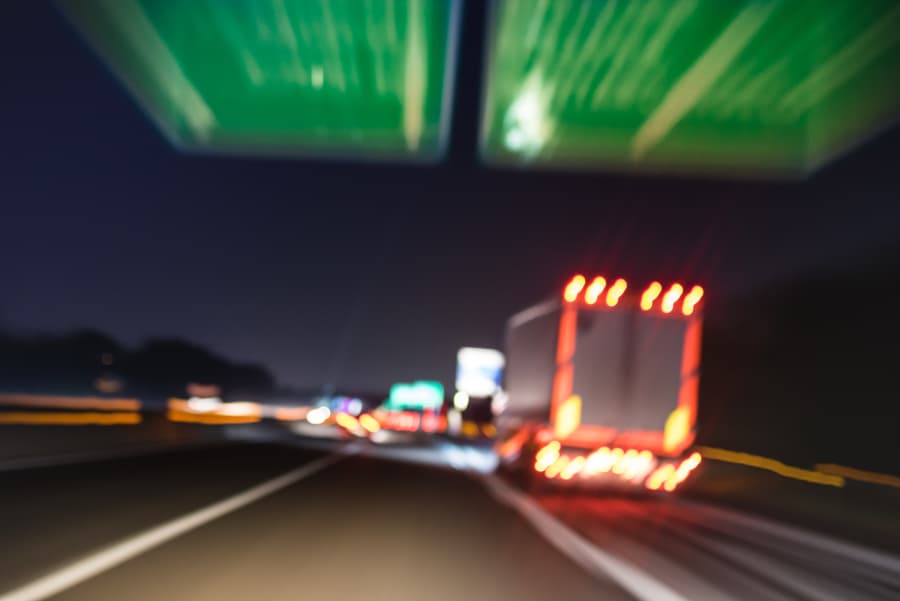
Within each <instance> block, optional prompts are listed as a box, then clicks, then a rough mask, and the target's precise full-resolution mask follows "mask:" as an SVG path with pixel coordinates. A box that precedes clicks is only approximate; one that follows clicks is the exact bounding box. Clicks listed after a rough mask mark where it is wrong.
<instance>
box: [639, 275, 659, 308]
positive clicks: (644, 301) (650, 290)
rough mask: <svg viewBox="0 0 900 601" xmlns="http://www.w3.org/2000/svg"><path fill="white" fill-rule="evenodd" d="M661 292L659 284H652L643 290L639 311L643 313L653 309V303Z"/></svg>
mask: <svg viewBox="0 0 900 601" xmlns="http://www.w3.org/2000/svg"><path fill="white" fill-rule="evenodd" d="M661 292H662V284H660V283H659V282H653V283H652V284H650V286H648V287H647V289H646V290H644V294H642V295H641V309H643V310H644V311H649V310H650V309H652V308H653V301H655V300H656V298H657V297H658V296H659V295H660V293H661Z"/></svg>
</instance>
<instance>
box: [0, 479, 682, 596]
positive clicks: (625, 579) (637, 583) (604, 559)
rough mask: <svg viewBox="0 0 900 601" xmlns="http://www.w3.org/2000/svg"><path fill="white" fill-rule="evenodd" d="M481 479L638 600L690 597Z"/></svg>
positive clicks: (498, 483)
mask: <svg viewBox="0 0 900 601" xmlns="http://www.w3.org/2000/svg"><path fill="white" fill-rule="evenodd" d="M482 482H483V483H484V485H485V486H486V487H487V489H488V491H489V492H490V493H491V494H492V495H493V496H494V498H495V499H497V500H498V501H500V502H501V503H503V504H505V505H508V506H509V507H511V508H513V509H515V510H516V511H517V512H518V513H519V514H520V515H521V516H522V517H523V518H525V519H526V520H527V521H528V522H529V523H530V524H531V525H532V526H533V527H534V528H535V530H537V531H538V532H539V533H540V534H541V535H542V536H543V537H544V538H545V539H546V540H547V541H548V542H550V544H552V545H553V546H554V547H556V548H557V549H558V550H559V551H561V552H562V553H563V554H564V555H566V556H568V557H569V559H571V560H572V561H574V562H575V563H577V564H578V565H580V566H581V567H582V568H584V569H585V570H587V571H588V572H589V573H590V574H592V575H594V576H598V577H601V578H605V579H608V580H613V581H614V582H615V583H616V584H618V585H619V586H621V587H622V588H624V589H625V590H626V591H628V592H629V593H631V594H632V595H634V596H635V597H636V598H638V599H640V600H641V601H689V600H688V598H687V597H684V596H682V595H681V594H680V593H678V592H676V591H674V590H672V589H671V588H669V587H668V586H666V585H665V584H664V583H662V582H660V581H659V580H657V579H656V578H654V577H653V576H651V575H649V574H647V573H645V572H643V571H641V570H640V569H638V568H637V567H635V566H633V565H632V564H630V563H628V562H625V561H623V560H621V559H619V558H618V557H615V556H613V555H611V554H609V553H607V552H605V551H603V550H602V549H600V548H598V547H596V546H594V545H593V544H591V543H590V542H589V541H587V540H585V539H584V538H582V537H581V536H580V535H578V534H577V533H576V532H575V531H573V530H571V529H570V528H569V527H568V526H566V525H564V524H563V523H562V522H560V521H559V520H557V519H556V518H554V517H553V516H551V515H550V514H549V513H547V512H546V511H544V510H543V508H541V506H540V505H538V504H537V502H535V501H534V500H533V499H531V498H530V497H528V495H526V494H524V493H522V492H520V491H518V490H516V489H515V488H513V487H512V486H510V485H509V484H507V483H506V482H504V481H503V480H502V479H500V477H498V476H496V475H494V474H487V475H485V476H483V477H482ZM0 601H6V600H5V599H2V598H0Z"/></svg>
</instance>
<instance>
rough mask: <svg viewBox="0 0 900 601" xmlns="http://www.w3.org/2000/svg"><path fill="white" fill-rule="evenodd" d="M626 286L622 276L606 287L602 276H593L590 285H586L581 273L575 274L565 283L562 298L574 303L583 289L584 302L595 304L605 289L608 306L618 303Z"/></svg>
mask: <svg viewBox="0 0 900 601" xmlns="http://www.w3.org/2000/svg"><path fill="white" fill-rule="evenodd" d="M626 288H628V282H626V281H625V280H623V279H622V278H619V279H617V280H616V281H615V282H613V283H612V285H611V286H609V288H608V289H607V286H606V278H604V277H603V276H597V277H595V278H594V279H593V280H592V281H591V283H590V285H588V283H587V279H586V278H585V277H584V276H583V275H576V276H575V277H573V278H572V279H571V280H569V283H568V284H566V288H565V290H564V291H563V298H564V299H565V300H566V302H567V303H574V302H575V301H577V300H578V297H579V296H580V295H581V292H582V291H584V302H585V304H588V305H596V304H597V301H599V300H600V296H601V295H602V294H603V292H604V290H605V291H606V305H607V306H608V307H615V306H616V305H617V304H619V299H621V298H622V295H623V294H625V289H626Z"/></svg>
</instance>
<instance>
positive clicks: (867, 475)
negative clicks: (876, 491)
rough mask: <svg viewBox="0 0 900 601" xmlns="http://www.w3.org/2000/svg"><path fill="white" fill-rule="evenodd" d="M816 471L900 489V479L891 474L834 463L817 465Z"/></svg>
mask: <svg viewBox="0 0 900 601" xmlns="http://www.w3.org/2000/svg"><path fill="white" fill-rule="evenodd" d="M816 471H817V472H821V473H823V474H828V475H831V476H838V477H841V478H849V479H850V480H859V481H860V482H868V483H869V484H880V485H882V486H893V487H894V488H900V477H898V476H892V475H891V474H881V473H878V472H868V471H865V470H858V469H856V468H852V467H845V466H843V465H836V464H834V463H817V464H816Z"/></svg>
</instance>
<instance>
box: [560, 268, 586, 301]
mask: <svg viewBox="0 0 900 601" xmlns="http://www.w3.org/2000/svg"><path fill="white" fill-rule="evenodd" d="M586 281H587V280H585V279H584V276H583V275H580V274H579V275H576V276H575V277H573V278H572V279H571V280H570V281H569V283H568V284H567V285H566V289H565V290H564V291H563V298H565V299H566V302H569V303H574V302H575V301H576V300H578V295H579V294H581V290H582V289H583V288H584V285H585V283H586Z"/></svg>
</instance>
